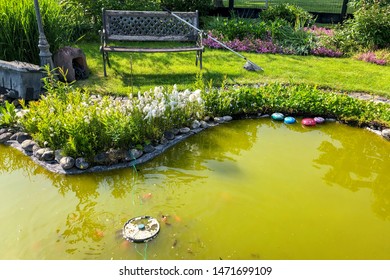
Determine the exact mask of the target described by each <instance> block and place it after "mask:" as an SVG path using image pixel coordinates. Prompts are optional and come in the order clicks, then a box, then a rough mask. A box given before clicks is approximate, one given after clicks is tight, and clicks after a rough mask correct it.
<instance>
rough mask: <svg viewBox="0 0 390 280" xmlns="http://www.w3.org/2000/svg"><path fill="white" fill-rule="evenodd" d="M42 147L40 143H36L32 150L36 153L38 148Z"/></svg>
mask: <svg viewBox="0 0 390 280" xmlns="http://www.w3.org/2000/svg"><path fill="white" fill-rule="evenodd" d="M40 148H41V147H39V145H38V144H35V145H34V146H33V147H32V152H33V153H35V152H36V151H37V150H39V149H40Z"/></svg>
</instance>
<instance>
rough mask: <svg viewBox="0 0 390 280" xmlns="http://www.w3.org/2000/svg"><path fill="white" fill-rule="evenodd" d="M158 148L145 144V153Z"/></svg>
mask: <svg viewBox="0 0 390 280" xmlns="http://www.w3.org/2000/svg"><path fill="white" fill-rule="evenodd" d="M155 149H156V148H155V147H153V145H150V144H147V145H145V146H144V153H151V152H153V151H154V150H155Z"/></svg>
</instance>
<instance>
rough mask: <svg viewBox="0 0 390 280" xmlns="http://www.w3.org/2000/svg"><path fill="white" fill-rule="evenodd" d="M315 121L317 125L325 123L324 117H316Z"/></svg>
mask: <svg viewBox="0 0 390 280" xmlns="http://www.w3.org/2000/svg"><path fill="white" fill-rule="evenodd" d="M314 120H315V121H316V123H323V122H324V121H325V119H324V118H322V117H315V118H314Z"/></svg>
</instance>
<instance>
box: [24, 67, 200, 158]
mask: <svg viewBox="0 0 390 280" xmlns="http://www.w3.org/2000/svg"><path fill="white" fill-rule="evenodd" d="M45 87H46V89H47V94H46V96H43V97H42V99H41V100H39V101H36V102H31V103H30V104H29V106H28V109H29V111H28V112H27V113H26V114H25V115H24V116H23V117H22V118H21V119H20V124H21V126H22V127H23V128H24V130H25V131H27V132H29V133H30V134H31V135H32V136H33V137H34V139H35V140H36V141H38V142H39V143H41V144H42V143H44V142H47V143H48V145H49V146H50V147H51V148H53V149H63V151H64V154H65V155H69V156H73V157H77V156H83V157H86V158H89V159H91V158H93V156H94V155H96V154H98V153H99V152H102V151H106V150H108V149H110V148H120V149H121V148H123V149H126V148H127V149H128V148H130V147H134V146H136V145H138V144H143V143H145V142H146V141H153V140H159V139H161V136H162V134H163V132H164V131H166V130H168V129H171V128H173V127H181V126H184V125H189V124H190V123H191V122H192V121H193V120H194V119H201V118H202V117H203V105H202V103H203V100H202V99H201V98H200V91H194V92H191V91H189V90H186V91H184V92H179V91H177V89H176V88H175V87H174V88H173V89H172V91H171V92H167V91H164V89H163V88H161V87H158V88H156V89H155V90H154V91H149V92H145V93H143V94H141V93H139V94H138V96H136V97H132V96H131V97H129V98H128V99H127V100H123V101H118V100H113V99H111V98H110V97H109V96H105V97H103V98H102V99H101V100H94V99H92V98H91V96H90V94H89V92H88V91H86V90H83V89H80V88H77V89H75V88H73V87H72V85H69V84H66V83H60V82H58V81H56V79H54V77H53V75H52V74H51V73H50V72H49V75H48V77H47V78H45ZM25 108H26V109H27V107H25Z"/></svg>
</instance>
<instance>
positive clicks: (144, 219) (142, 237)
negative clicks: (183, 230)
mask: <svg viewBox="0 0 390 280" xmlns="http://www.w3.org/2000/svg"><path fill="white" fill-rule="evenodd" d="M159 231H160V224H159V223H158V221H157V220H156V219H155V218H152V217H149V216H140V217H135V218H132V219H130V220H128V221H127V222H126V223H125V225H124V227H123V237H124V238H125V239H127V240H128V241H130V242H135V243H142V242H148V241H150V240H152V239H153V238H155V237H156V236H157V234H158V233H159Z"/></svg>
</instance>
